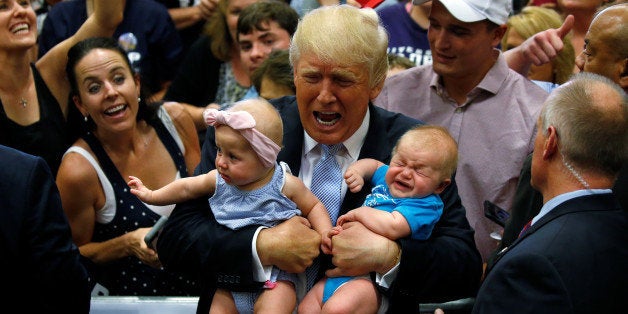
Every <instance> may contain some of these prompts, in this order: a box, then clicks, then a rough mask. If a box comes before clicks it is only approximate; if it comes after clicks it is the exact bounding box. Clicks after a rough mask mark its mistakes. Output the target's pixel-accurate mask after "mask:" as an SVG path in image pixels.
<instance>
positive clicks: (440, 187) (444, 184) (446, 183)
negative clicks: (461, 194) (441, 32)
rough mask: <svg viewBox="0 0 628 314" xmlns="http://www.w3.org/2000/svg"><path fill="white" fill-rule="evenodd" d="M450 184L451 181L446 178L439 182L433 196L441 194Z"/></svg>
mask: <svg viewBox="0 0 628 314" xmlns="http://www.w3.org/2000/svg"><path fill="white" fill-rule="evenodd" d="M450 184H451V179H449V178H447V179H445V180H443V182H441V183H440V184H439V185H438V187H437V188H436V189H435V190H434V194H440V193H442V192H443V191H444V190H445V188H447V187H448V186H449V185H450Z"/></svg>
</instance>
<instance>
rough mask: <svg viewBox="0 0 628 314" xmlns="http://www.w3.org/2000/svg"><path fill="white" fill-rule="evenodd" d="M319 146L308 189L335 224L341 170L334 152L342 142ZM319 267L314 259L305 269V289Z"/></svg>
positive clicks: (340, 186) (339, 193) (340, 192)
mask: <svg viewBox="0 0 628 314" xmlns="http://www.w3.org/2000/svg"><path fill="white" fill-rule="evenodd" d="M320 147H321V159H320V160H319V161H318V163H316V165H315V166H314V171H313V172H312V184H311V185H310V189H311V190H312V193H314V195H316V196H317V197H318V199H320V200H321V202H322V203H323V205H325V208H326V209H327V212H328V213H329V218H331V224H332V225H336V220H337V219H338V213H339V212H340V204H341V203H342V199H341V195H342V191H341V188H342V180H343V179H342V170H341V169H340V165H339V164H338V161H337V160H336V154H337V153H338V151H340V149H342V147H343V145H342V144H335V145H323V144H321V145H320ZM318 268H319V262H318V259H316V260H314V263H313V264H312V266H310V267H309V268H308V269H307V270H306V277H307V289H308V290H309V289H310V288H312V286H313V285H314V283H315V280H316V279H317V278H316V277H317V274H318Z"/></svg>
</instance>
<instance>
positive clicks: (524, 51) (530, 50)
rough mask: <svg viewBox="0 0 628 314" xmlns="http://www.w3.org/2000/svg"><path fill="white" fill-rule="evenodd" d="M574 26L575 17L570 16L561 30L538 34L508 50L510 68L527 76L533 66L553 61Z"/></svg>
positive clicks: (550, 30)
mask: <svg viewBox="0 0 628 314" xmlns="http://www.w3.org/2000/svg"><path fill="white" fill-rule="evenodd" d="M573 24H574V17H573V15H568V16H567V17H566V18H565V21H564V22H563V25H561V26H560V27H559V28H556V29H554V28H550V29H548V30H544V31H542V32H538V33H536V34H534V35H533V36H532V37H529V38H528V39H526V41H524V42H523V43H522V44H521V45H519V46H518V47H515V48H513V49H510V50H508V51H507V52H506V53H505V56H506V60H507V61H508V66H509V67H510V68H511V69H513V70H515V71H516V72H517V73H519V74H522V75H527V74H528V71H529V69H530V66H531V65H532V64H534V65H537V66H539V65H543V64H546V63H548V62H550V61H552V59H554V58H555V57H556V56H557V55H558V53H560V52H561V51H562V50H563V48H564V45H563V38H565V36H567V34H568V33H569V32H570V31H571V29H572V28H573Z"/></svg>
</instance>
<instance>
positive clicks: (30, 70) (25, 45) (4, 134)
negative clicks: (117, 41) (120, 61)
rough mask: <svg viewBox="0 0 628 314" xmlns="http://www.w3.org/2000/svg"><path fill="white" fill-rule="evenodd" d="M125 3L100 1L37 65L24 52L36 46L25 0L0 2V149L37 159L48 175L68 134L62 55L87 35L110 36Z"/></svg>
mask: <svg viewBox="0 0 628 314" xmlns="http://www.w3.org/2000/svg"><path fill="white" fill-rule="evenodd" d="M124 4H125V0H114V1H112V0H99V1H95V3H94V14H92V16H90V18H89V19H87V20H86V21H85V23H84V24H83V25H82V26H81V28H80V29H79V30H78V31H77V32H76V33H75V34H74V35H73V36H72V37H70V38H68V39H66V40H65V41H63V42H61V43H59V44H58V45H57V46H55V47H54V48H53V49H51V50H50V51H49V52H48V53H47V54H46V55H44V56H43V57H42V58H41V59H39V60H38V61H37V62H36V63H34V64H31V57H30V54H29V53H28V52H29V51H30V50H31V49H32V48H34V47H35V45H36V43H37V22H36V17H35V12H34V11H33V9H32V8H31V3H30V1H28V0H3V1H0V25H2V26H1V27H0V68H1V69H2V71H0V103H1V106H0V144H3V145H6V146H10V147H13V148H15V149H18V150H21V151H23V152H26V153H29V154H32V155H37V156H41V157H43V158H44V160H46V162H47V163H48V165H49V166H50V169H52V172H53V174H56V173H57V169H58V167H59V163H60V162H61V156H62V155H63V152H64V151H65V150H66V149H67V148H68V147H69V146H70V144H71V143H70V142H69V137H68V134H67V124H66V123H67V122H66V118H67V116H68V93H69V91H70V84H69V82H68V80H67V79H66V77H65V72H64V69H65V65H66V60H67V52H68V49H70V47H72V45H74V44H75V43H77V42H79V41H80V40H82V39H85V38H88V37H92V36H111V35H112V34H113V32H114V30H115V28H116V27H117V25H118V24H119V23H120V22H121V21H122V17H123V15H122V12H123V8H124Z"/></svg>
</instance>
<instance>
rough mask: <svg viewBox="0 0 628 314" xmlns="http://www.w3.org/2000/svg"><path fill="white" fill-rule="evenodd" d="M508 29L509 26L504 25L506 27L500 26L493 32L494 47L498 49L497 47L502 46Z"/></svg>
mask: <svg viewBox="0 0 628 314" xmlns="http://www.w3.org/2000/svg"><path fill="white" fill-rule="evenodd" d="M507 29H508V26H506V24H504V25H499V27H497V28H495V29H494V30H493V42H492V43H491V44H492V45H493V47H497V45H499V44H501V42H502V38H504V35H505V34H506V30H507Z"/></svg>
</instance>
